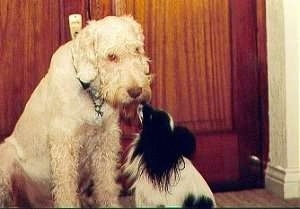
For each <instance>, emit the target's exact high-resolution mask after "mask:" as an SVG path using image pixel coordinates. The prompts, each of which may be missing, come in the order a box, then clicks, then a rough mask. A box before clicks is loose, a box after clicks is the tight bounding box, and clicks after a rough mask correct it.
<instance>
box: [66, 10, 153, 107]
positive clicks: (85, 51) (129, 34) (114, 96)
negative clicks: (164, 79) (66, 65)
mask: <svg viewBox="0 0 300 209" xmlns="http://www.w3.org/2000/svg"><path fill="white" fill-rule="evenodd" d="M72 52H73V59H74V67H75V69H76V71H77V78H78V79H79V80H80V81H81V82H82V83H88V84H89V86H91V87H93V88H94V89H97V90H98V91H99V93H100V94H101V96H102V98H103V99H104V100H105V101H106V102H107V103H109V104H110V105H112V106H114V107H120V106H121V107H122V106H124V105H125V106H126V105H128V104H130V103H132V102H133V103H140V102H142V101H149V100H150V98H151V88H150V84H151V79H152V76H151V75H150V74H149V64H148V62H149V59H148V58H147V57H146V56H145V52H144V35H143V31H142V27H141V25H140V24H138V23H137V22H136V21H135V20H134V19H133V18H132V17H130V16H122V17H116V16H108V17H105V18H103V19H101V20H98V21H90V22H89V24H88V25H87V26H86V27H85V28H83V29H82V31H80V32H79V33H78V35H77V36H76V38H75V39H74V41H73V49H72Z"/></svg>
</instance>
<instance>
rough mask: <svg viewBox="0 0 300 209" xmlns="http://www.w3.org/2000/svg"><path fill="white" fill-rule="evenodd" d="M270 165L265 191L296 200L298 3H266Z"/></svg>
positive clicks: (299, 169) (299, 184) (299, 183)
mask: <svg viewBox="0 0 300 209" xmlns="http://www.w3.org/2000/svg"><path fill="white" fill-rule="evenodd" d="M266 9H267V50H268V78H269V121H270V143H269V144H270V149H269V150H270V153H269V157H270V162H269V163H268V167H267V171H266V178H265V180H266V188H267V189H268V190H270V191H272V192H274V193H276V194H278V195H280V196H281V197H284V198H293V197H300V123H299V120H300V101H299V100H300V84H299V83H300V1H299V0H267V1H266Z"/></svg>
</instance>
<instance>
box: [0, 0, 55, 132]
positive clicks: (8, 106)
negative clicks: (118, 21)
mask: <svg viewBox="0 0 300 209" xmlns="http://www.w3.org/2000/svg"><path fill="white" fill-rule="evenodd" d="M58 11H59V2H58V1H55V0H43V1H39V0H27V1H22V0H1V1H0V23H1V29H0V35H1V47H0V54H1V56H0V117H1V119H0V135H7V134H9V133H10V132H11V131H12V129H13V127H14V125H15V123H16V121H17V119H18V117H19V115H20V114H21V112H22V111H23V108H24V106H25V103H26V101H27V100H28V98H29V96H30V94H31V92H32V91H33V89H34V88H35V86H36V85H37V84H38V82H39V80H40V79H41V77H42V76H43V75H44V74H45V73H46V72H47V70H48V65H49V61H50V58H51V54H52V53H53V52H54V50H55V49H56V48H57V47H58V45H59V24H58V23H57V21H58V20H59V12H58Z"/></svg>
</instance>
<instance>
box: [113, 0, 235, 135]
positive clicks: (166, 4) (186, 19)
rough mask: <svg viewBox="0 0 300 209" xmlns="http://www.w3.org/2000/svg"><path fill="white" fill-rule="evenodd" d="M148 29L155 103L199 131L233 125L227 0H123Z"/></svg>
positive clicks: (121, 6)
mask: <svg viewBox="0 0 300 209" xmlns="http://www.w3.org/2000/svg"><path fill="white" fill-rule="evenodd" d="M116 11H117V15H121V14H132V15H133V16H134V17H135V18H136V19H137V20H138V21H139V22H140V23H141V24H142V25H143V28H144V32H145V37H146V40H145V44H146V52H147V53H148V55H149V56H150V59H151V60H152V61H151V71H152V72H153V73H154V74H155V79H154V83H153V100H152V102H153V104H155V105H156V106H158V107H161V108H164V109H166V110H168V111H169V112H170V113H171V114H172V115H173V116H174V118H175V119H176V121H177V122H179V123H181V124H184V125H186V126H188V127H190V128H192V129H193V130H194V131H199V132H210V131H225V130H231V129H232V115H231V112H232V110H231V99H232V97H231V54H230V31H229V29H230V26H229V24H230V21H229V15H230V14H229V5H228V1H223V0H222V1H220V0H209V1H208V0H201V1H199V0H190V1H181V0H175V1H174V0H164V1H160V0H152V1H147V0H124V1H117V8H116Z"/></svg>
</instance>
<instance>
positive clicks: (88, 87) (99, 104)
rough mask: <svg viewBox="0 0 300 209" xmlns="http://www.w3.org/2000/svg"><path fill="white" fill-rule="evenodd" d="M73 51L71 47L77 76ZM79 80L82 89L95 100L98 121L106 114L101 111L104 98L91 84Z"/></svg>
mask: <svg viewBox="0 0 300 209" xmlns="http://www.w3.org/2000/svg"><path fill="white" fill-rule="evenodd" d="M73 50H74V49H73V47H71V54H72V61H73V67H74V70H75V73H76V74H77V69H76V67H75V64H74V61H75V60H74V56H73ZM77 79H78V81H79V82H80V84H81V86H82V88H83V89H84V90H86V91H87V92H88V93H89V95H90V97H91V98H92V100H93V103H94V108H95V112H96V119H98V118H99V117H102V116H103V114H104V113H103V111H102V110H101V109H102V106H103V104H104V99H103V97H101V96H100V93H99V91H97V89H95V88H93V87H91V84H90V83H85V82H83V81H81V80H80V79H79V78H77Z"/></svg>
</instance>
